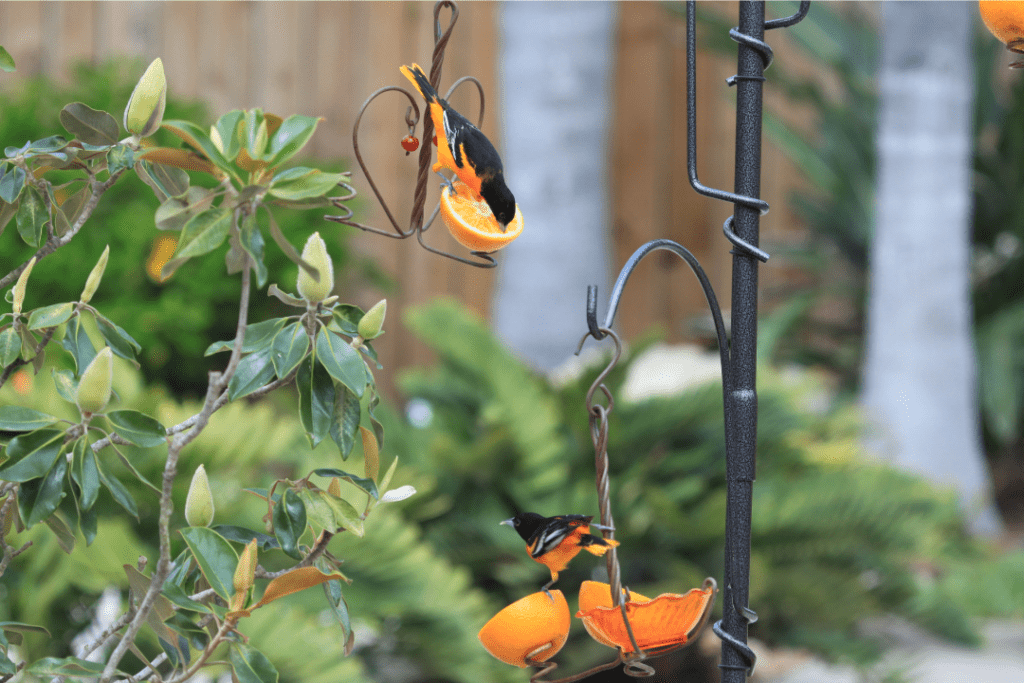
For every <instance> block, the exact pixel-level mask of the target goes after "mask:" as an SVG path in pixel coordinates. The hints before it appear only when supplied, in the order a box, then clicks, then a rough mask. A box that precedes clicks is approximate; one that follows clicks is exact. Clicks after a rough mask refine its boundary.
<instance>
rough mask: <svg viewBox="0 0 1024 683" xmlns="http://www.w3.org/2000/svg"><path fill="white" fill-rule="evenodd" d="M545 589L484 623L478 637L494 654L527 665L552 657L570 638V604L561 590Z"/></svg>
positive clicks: (506, 661) (520, 665)
mask: <svg viewBox="0 0 1024 683" xmlns="http://www.w3.org/2000/svg"><path fill="white" fill-rule="evenodd" d="M551 595H552V596H553V597H554V602H552V601H551V598H549V597H548V596H547V594H546V593H544V592H543V591H541V592H538V593H532V594H530V595H527V596H526V597H525V598H520V599H519V600H516V601H515V602H513V603H512V604H511V605H509V606H508V607H506V608H505V609H503V610H501V611H500V612H498V613H497V614H495V615H494V616H493V617H491V620H490V621H488V622H487V623H486V624H484V627H483V628H482V629H480V633H478V634H477V637H478V638H479V639H480V642H481V643H483V646H484V647H485V648H486V649H487V651H488V652H490V653H491V654H492V655H493V656H494V657H496V658H498V659H500V660H501V661H503V662H505V663H506V664H511V665H512V666H518V667H521V668H524V669H525V668H526V667H527V666H529V664H528V663H527V661H526V660H527V659H531V660H534V661H538V662H543V661H547V660H548V659H551V658H552V657H554V656H555V655H556V654H558V651H559V650H561V649H562V646H563V645H565V639H566V638H568V637H569V604H568V603H567V602H566V601H565V596H564V595H563V594H562V591H560V590H553V591H551Z"/></svg>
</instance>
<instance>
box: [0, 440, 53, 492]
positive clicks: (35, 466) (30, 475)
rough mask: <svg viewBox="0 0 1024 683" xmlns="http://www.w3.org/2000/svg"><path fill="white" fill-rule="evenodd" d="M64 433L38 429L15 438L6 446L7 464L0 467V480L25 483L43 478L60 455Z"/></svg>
mask: <svg viewBox="0 0 1024 683" xmlns="http://www.w3.org/2000/svg"><path fill="white" fill-rule="evenodd" d="M63 443H64V432H63V431H62V430H59V429H40V430H38V431H35V432H31V433H29V434H22V435H20V436H16V437H14V438H13V439H11V441H10V442H9V443H8V444H7V451H6V453H7V458H8V460H7V462H5V463H4V465H3V467H0V479H4V480H6V481H18V482H27V481H30V480H32V479H38V478H39V477H42V476H44V475H45V474H46V473H47V472H49V471H50V468H52V467H53V463H54V462H56V460H57V458H58V457H59V456H60V454H61V446H62V445H63Z"/></svg>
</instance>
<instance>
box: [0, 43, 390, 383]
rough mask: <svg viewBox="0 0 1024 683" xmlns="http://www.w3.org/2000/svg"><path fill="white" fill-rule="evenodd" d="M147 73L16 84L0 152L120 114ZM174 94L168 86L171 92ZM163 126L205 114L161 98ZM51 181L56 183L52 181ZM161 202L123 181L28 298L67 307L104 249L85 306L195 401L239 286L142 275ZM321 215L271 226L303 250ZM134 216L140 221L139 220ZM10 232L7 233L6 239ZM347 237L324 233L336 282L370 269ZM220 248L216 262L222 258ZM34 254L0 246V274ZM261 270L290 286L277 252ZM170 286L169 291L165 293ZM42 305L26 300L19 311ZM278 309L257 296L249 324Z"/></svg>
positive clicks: (135, 70) (45, 269) (196, 271)
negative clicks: (83, 110) (70, 255)
mask: <svg viewBox="0 0 1024 683" xmlns="http://www.w3.org/2000/svg"><path fill="white" fill-rule="evenodd" d="M144 68H145V65H144V64H142V63H141V62H137V61H127V60H116V61H109V62H105V63H103V64H100V65H90V64H84V63H83V64H79V65H77V66H76V67H75V68H74V69H73V71H72V73H71V75H70V78H69V83H68V85H62V84H58V83H55V82H53V81H52V80H49V79H47V78H44V77H42V76H35V77H32V78H28V79H26V80H25V81H24V83H23V85H22V87H20V88H18V89H15V90H9V91H7V92H5V93H4V113H3V116H2V117H0V143H2V144H3V145H6V146H12V145H13V146H20V145H22V144H23V143H24V142H25V141H26V140H30V139H31V140H36V139H39V138H41V137H45V136H47V135H53V134H64V129H63V127H62V126H61V124H60V121H59V119H58V114H59V113H60V112H61V108H62V107H63V106H64V105H66V104H68V103H69V102H76V101H78V102H84V103H86V104H88V105H89V106H91V107H93V108H94V109H100V110H104V111H113V112H120V111H122V110H123V109H124V106H125V102H127V101H128V98H129V96H130V95H131V93H132V89H133V88H134V86H135V82H136V80H137V79H138V75H139V74H140V73H142V71H143V70H144ZM172 85H173V84H172ZM165 118H166V119H186V120H190V121H197V122H209V120H210V117H209V116H208V113H207V110H206V107H205V106H204V105H203V104H201V103H198V102H191V101H184V100H182V99H181V98H180V97H175V96H174V89H173V87H172V88H171V92H170V93H169V96H168V98H167V109H166V113H165ZM153 139H154V140H155V142H156V143H157V144H158V145H161V146H170V147H177V146H180V140H179V139H178V138H177V137H175V136H174V135H172V134H171V133H169V132H168V131H166V130H161V131H159V132H157V133H156V134H155V135H154V136H153ZM318 165H319V167H320V168H322V169H324V170H326V171H338V170H342V164H341V163H339V162H328V163H320V162H318ZM54 175H55V176H56V177H59V175H60V174H59V173H55V174H54ZM192 180H193V184H195V185H200V186H205V187H212V186H214V185H215V181H214V179H213V178H212V177H210V176H204V174H201V173H195V174H192ZM158 206H159V201H158V200H157V199H156V197H154V196H153V192H152V191H151V190H150V189H149V188H148V187H146V185H145V184H144V183H143V182H142V181H141V180H139V178H138V177H137V176H136V175H135V174H134V173H129V174H126V175H125V177H123V178H121V180H120V181H119V182H117V183H116V184H115V185H114V186H113V187H112V188H110V190H108V191H107V193H106V194H105V195H104V196H103V197H102V198H101V200H100V202H99V205H98V206H97V208H96V210H95V212H94V213H93V216H92V218H91V219H90V223H91V224H93V225H95V226H98V227H100V228H101V229H91V230H83V231H82V232H81V233H80V234H78V235H77V236H76V237H75V240H74V244H75V249H76V253H77V257H76V258H75V259H74V260H61V259H52V258H51V259H44V260H42V261H41V262H40V263H39V264H38V265H37V266H36V267H35V268H34V270H33V273H32V281H33V288H34V289H35V291H37V292H45V293H46V297H47V303H48V302H51V301H66V300H73V299H75V298H76V297H77V296H78V294H79V292H80V291H81V288H82V284H83V283H84V282H85V279H86V277H87V276H88V275H89V271H90V270H91V269H92V266H93V264H95V263H96V259H97V258H98V257H99V255H100V253H101V252H102V251H103V248H104V246H106V245H107V244H109V245H110V247H111V249H110V262H109V264H108V265H107V270H106V274H105V279H104V283H103V285H102V286H101V287H100V289H99V291H98V292H97V293H96V295H95V297H94V298H93V301H92V303H93V305H95V306H96V307H97V308H99V309H101V310H103V311H104V314H105V315H106V316H107V317H109V318H111V319H112V320H115V321H117V322H118V324H119V325H121V326H122V327H124V328H125V329H126V330H127V331H128V333H129V334H131V335H132V337H134V338H135V339H136V340H137V341H138V342H139V344H140V345H141V346H142V348H143V350H144V351H143V353H144V357H143V359H142V367H143V370H144V372H145V373H146V378H147V379H148V380H159V381H160V382H162V383H164V384H165V385H167V386H169V387H171V389H172V390H173V391H174V392H175V393H176V394H177V395H179V396H202V395H203V393H205V391H206V381H207V373H208V372H209V371H210V370H211V369H214V368H215V367H216V366H217V364H218V363H219V362H220V359H217V358H213V359H208V358H204V357H203V352H204V351H205V350H206V347H207V346H208V345H209V343H210V341H211V340H214V339H230V338H232V337H233V336H234V333H235V327H236V323H237V320H236V316H235V315H230V316H225V315H223V311H224V310H225V307H227V310H232V309H236V308H237V301H238V295H239V292H240V283H239V280H238V279H237V278H225V277H224V276H223V272H224V261H223V259H222V258H216V257H211V258H205V259H198V260H192V261H189V262H188V263H186V264H184V265H183V266H182V267H181V268H180V269H179V270H178V271H177V272H176V273H175V275H174V276H173V278H172V279H171V280H169V281H167V282H165V283H163V284H161V283H158V282H156V281H155V280H153V279H151V278H150V277H149V276H147V274H146V270H145V269H144V268H143V267H142V265H143V264H145V263H146V260H147V258H148V257H149V255H150V253H151V252H152V251H153V246H154V241H155V240H156V239H158V238H162V237H166V236H175V237H176V233H173V232H161V231H158V230H157V229H156V227H155V225H154V222H153V218H152V216H153V213H154V211H155V210H156V208H157V207H158ZM324 213H325V212H324V211H323V210H311V211H277V212H275V214H274V215H275V219H276V220H277V221H278V225H279V226H280V228H281V231H282V232H283V233H284V234H285V236H286V237H287V238H288V239H289V241H290V242H292V244H299V245H301V244H303V243H304V242H305V241H306V239H307V238H308V237H309V235H310V234H312V233H313V232H314V231H316V230H322V229H323V228H324V222H323V214H324ZM140 216H142V217H144V218H143V219H142V220H140V218H139V217H140ZM9 232H12V233H13V232H14V231H13V230H11V231H9ZM345 234H347V229H346V228H338V229H335V228H328V229H327V230H326V231H325V237H326V239H327V240H328V243H329V246H330V250H331V254H332V255H333V258H334V267H335V271H336V273H338V277H337V279H338V280H341V279H342V278H343V277H344V276H343V275H342V273H343V272H344V271H345V270H346V269H349V268H353V267H358V268H360V269H364V270H365V269H369V268H371V267H370V266H369V265H368V264H366V263H362V262H360V263H356V262H354V260H353V256H352V254H351V252H350V251H349V250H348V249H347V247H346V246H345V242H346V240H345V238H344V235H345ZM226 250H227V248H226V247H222V248H221V249H220V250H219V251H218V252H217V254H219V255H223V253H224V252H226ZM33 252H34V249H33V248H32V247H29V246H28V245H26V244H24V243H23V242H21V241H20V240H18V239H17V236H16V233H15V234H13V235H8V236H7V241H6V242H5V244H4V247H3V249H0V270H3V271H4V272H7V271H8V270H10V269H11V268H12V267H13V266H14V265H16V264H18V263H23V262H24V261H26V260H28V258H29V257H30V256H31V254H32V253H33ZM265 263H266V265H267V269H268V270H269V271H270V272H271V273H273V274H274V278H275V279H276V281H277V282H280V283H282V284H283V283H292V282H295V278H296V276H297V274H298V269H297V267H296V266H295V264H294V263H292V262H291V261H290V260H289V259H288V258H287V257H286V256H285V255H284V254H283V253H282V252H281V251H280V250H279V249H278V248H277V247H276V246H268V247H267V249H266V256H265ZM171 285H173V286H171ZM39 303H43V302H40V301H35V300H32V297H30V301H28V302H27V305H30V306H31V305H37V304H39ZM284 311H285V307H284V306H283V305H281V304H280V303H279V302H278V301H277V300H275V299H274V298H272V297H269V296H267V295H266V294H265V292H254V293H253V296H252V301H251V304H250V309H249V319H250V320H253V321H260V320H265V319H267V318H270V317H273V316H277V315H283V314H285V313H284Z"/></svg>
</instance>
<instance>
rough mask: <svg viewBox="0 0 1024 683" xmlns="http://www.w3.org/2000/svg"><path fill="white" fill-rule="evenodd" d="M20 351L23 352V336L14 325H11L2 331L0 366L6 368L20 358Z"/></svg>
mask: <svg viewBox="0 0 1024 683" xmlns="http://www.w3.org/2000/svg"><path fill="white" fill-rule="evenodd" d="M19 353H21V336H20V335H19V334H18V331H17V330H16V329H14V325H11V326H9V327H7V328H6V329H4V330H3V331H0V367H5V368H6V367H7V366H8V365H10V364H11V363H13V362H14V361H16V360H18V354H19Z"/></svg>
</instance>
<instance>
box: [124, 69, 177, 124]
mask: <svg viewBox="0 0 1024 683" xmlns="http://www.w3.org/2000/svg"><path fill="white" fill-rule="evenodd" d="M166 105H167V79H166V78H165V77H164V63H163V62H162V61H160V58H159V57H157V58H156V59H154V60H153V62H152V63H151V64H150V65H149V68H147V69H146V73H144V74H142V78H140V79H139V82H138V83H137V84H136V85H135V90H133V91H132V96H131V97H129V98H128V106H127V107H125V108H124V127H125V130H127V131H128V132H129V133H132V134H133V135H137V136H138V137H140V138H144V137H148V136H150V135H152V134H153V133H155V132H156V131H157V129H158V128H160V123H161V122H162V121H163V119H164V107H165V106H166Z"/></svg>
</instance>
